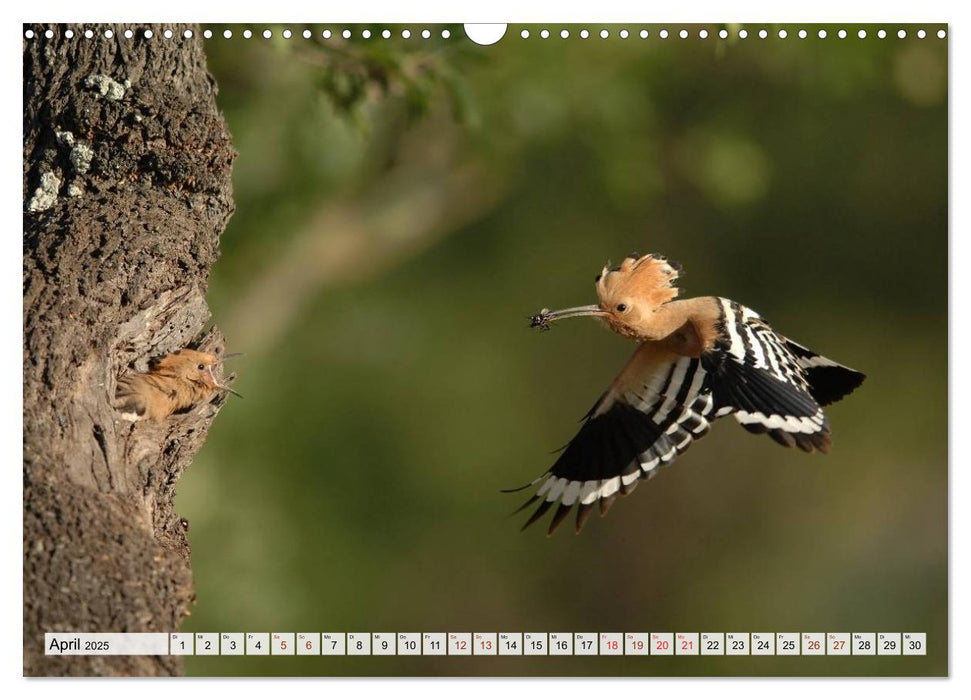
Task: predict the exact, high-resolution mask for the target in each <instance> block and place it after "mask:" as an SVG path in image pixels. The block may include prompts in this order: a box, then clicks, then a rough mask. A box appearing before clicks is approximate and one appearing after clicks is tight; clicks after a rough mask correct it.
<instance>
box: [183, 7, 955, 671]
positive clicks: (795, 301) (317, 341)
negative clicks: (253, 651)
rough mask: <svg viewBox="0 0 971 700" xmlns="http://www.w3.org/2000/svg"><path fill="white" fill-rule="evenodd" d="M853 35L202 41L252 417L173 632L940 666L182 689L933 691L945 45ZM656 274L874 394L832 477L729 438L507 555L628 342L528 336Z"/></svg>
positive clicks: (242, 409)
mask: <svg viewBox="0 0 971 700" xmlns="http://www.w3.org/2000/svg"><path fill="white" fill-rule="evenodd" d="M843 26H845V28H846V29H847V30H848V31H849V36H848V37H847V38H846V39H839V38H837V36H836V29H837V28H836V27H827V30H828V33H829V36H828V37H827V38H826V39H819V38H817V37H816V36H815V35H816V30H817V29H818V27H807V28H808V29H809V30H810V37H809V38H807V39H805V40H802V39H799V38H797V36H796V32H797V30H798V29H799V27H797V26H785V27H780V26H778V25H775V26H773V25H764V27H763V26H762V25H748V26H747V27H746V28H747V29H748V32H749V36H748V38H747V39H744V40H729V41H723V40H720V39H717V38H716V36H715V35H716V33H717V31H718V30H719V29H720V28H721V26H720V25H711V26H708V27H706V29H707V30H708V31H709V37H708V38H707V39H705V40H702V39H699V38H698V37H697V32H698V30H699V29H700V28H701V27H699V26H697V25H695V26H688V27H686V28H687V29H689V31H690V32H691V38H689V39H687V40H682V39H680V38H678V37H677V32H678V31H679V30H680V29H681V28H682V27H680V26H674V25H666V28H667V29H668V31H669V32H670V36H669V37H668V38H667V39H661V38H659V35H658V34H659V30H660V29H661V27H659V26H642V25H636V26H628V27H626V28H627V29H628V30H629V31H630V37H629V38H627V39H622V38H620V37H619V36H618V30H619V29H620V28H621V27H619V26H608V27H607V29H608V30H609V31H610V33H611V36H610V38H609V39H606V40H604V39H601V38H600V37H599V32H600V30H601V29H602V28H603V27H602V26H600V25H590V26H589V27H588V28H589V29H590V30H591V33H592V36H591V37H590V38H588V39H586V40H583V39H580V38H579V37H578V31H579V29H580V27H578V26H568V27H563V26H559V25H544V26H542V27H541V26H527V27H523V26H517V25H511V26H510V27H509V29H508V31H507V33H506V36H505V38H504V39H503V40H502V41H501V42H499V43H498V44H497V45H495V46H491V47H479V46H476V45H474V44H472V43H471V42H470V41H468V40H467V39H466V38H465V37H464V34H463V32H462V30H461V27H459V26H450V27H448V29H449V30H450V32H451V37H450V38H449V39H447V40H443V39H441V38H440V32H441V30H442V27H431V29H432V38H430V39H422V38H420V36H419V33H420V30H421V29H422V27H418V26H412V27H408V29H410V31H411V33H412V36H411V38H410V39H408V40H404V39H402V38H400V34H401V31H402V29H404V28H405V27H403V26H400V25H397V26H389V27H384V26H371V27H369V29H370V30H371V32H372V36H371V38H370V39H364V38H362V37H361V31H362V30H363V29H364V27H363V26H358V27H354V29H353V37H352V38H351V39H350V40H347V41H345V40H344V39H342V38H339V36H338V32H339V30H340V29H342V27H337V26H334V27H331V29H332V30H333V31H334V35H335V36H334V38H331V39H330V40H327V41H324V40H321V39H319V37H320V34H321V31H322V30H323V29H325V27H323V26H314V27H312V30H313V32H314V35H315V36H316V37H318V40H315V41H307V40H305V39H303V38H301V36H300V32H301V31H302V30H303V29H304V27H293V29H294V37H293V38H291V39H289V40H287V39H284V38H282V37H281V36H280V29H282V27H280V28H276V31H275V38H273V39H272V40H269V41H267V40H265V39H263V38H252V39H249V40H246V39H243V38H241V37H240V36H239V35H240V32H241V30H242V29H243V27H242V26H233V27H231V29H232V30H233V31H234V33H235V34H236V36H235V37H234V38H233V39H231V40H225V39H223V38H222V30H223V29H224V27H211V28H212V29H214V30H215V31H216V38H213V39H210V40H208V41H207V44H206V47H207V52H208V56H209V65H210V70H211V71H212V72H213V74H214V76H215V78H216V81H217V82H218V85H219V91H220V94H219V103H220V106H221V108H222V109H223V110H224V111H225V114H226V118H227V120H228V123H229V126H230V129H231V131H232V133H233V138H234V141H235V145H236V148H237V150H238V151H239V154H240V155H239V158H238V160H237V161H236V164H235V168H234V180H235V197H236V202H237V212H236V214H235V216H234V217H233V219H232V221H231V223H230V225H229V228H228V229H227V231H226V233H225V235H224V236H223V239H222V251H223V254H222V258H221V260H220V262H219V264H218V265H216V267H215V269H214V270H213V277H212V286H211V292H210V295H209V298H210V303H211V305H212V308H213V311H214V316H215V320H216V322H217V323H218V324H219V325H220V326H221V327H223V329H224V330H225V332H226V335H227V337H228V341H229V349H230V350H232V351H243V352H245V353H246V357H245V358H243V359H242V360H239V361H238V364H237V366H236V367H235V369H236V371H238V374H239V379H238V381H237V383H236V388H238V389H239V391H240V392H242V393H243V394H244V395H245V396H246V399H245V400H236V399H232V398H231V399H230V401H229V405H228V406H227V407H226V408H225V409H224V410H223V411H222V413H221V414H220V416H219V419H218V420H217V421H216V423H215V425H214V427H213V429H212V432H211V435H210V437H209V440H208V442H207V444H206V446H205V449H204V450H203V451H202V453H201V454H200V455H199V457H198V458H197V459H196V461H195V463H194V464H193V466H192V468H191V470H190V471H189V472H188V473H187V474H186V476H185V477H184V479H183V480H182V482H181V483H180V489H179V500H178V504H177V505H178V508H179V511H180V513H181V514H182V515H184V516H186V517H187V518H188V519H189V521H190V523H191V530H190V533H189V538H190V541H191V545H192V564H193V571H194V575H195V583H196V588H197V591H198V602H197V604H196V606H195V607H194V609H193V613H192V616H191V617H190V618H189V619H188V620H187V622H186V624H185V627H184V629H185V630H187V631H227V632H228V631H262V632H280V631H289V632H302V631H330V632H354V631H359V632H414V631H466V632H502V631H514V632H518V631H592V632H599V631H670V632H678V631H691V632H694V631H698V632H705V631H749V632H752V631H756V632H757V631H770V632H776V631H796V632H802V631H820V632H825V631H845V632H852V631H874V632H876V631H891V632H904V631H916V632H922V631H923V632H927V640H928V650H929V651H928V655H927V656H925V657H903V658H901V657H896V658H886V657H882V658H859V657H858V658H833V657H828V658H825V657H824V658H807V657H802V658H799V657H796V658H780V657H775V658H773V657H754V658H753V657H745V658H743V657H728V658H717V657H702V658H671V657H654V658H649V659H646V658H636V657H628V658H623V657H620V658H596V657H572V658H535V657H526V658H502V657H500V658H481V657H480V658H457V657H452V658H435V657H424V658H418V657H369V658H353V657H352V658H347V657H344V658H335V657H316V658H311V657H301V658H252V657H250V658H240V657H222V658H206V657H196V658H191V659H189V661H188V664H187V669H188V672H189V673H190V674H234V675H249V674H283V675H302V674H315V675H348V674H350V675H408V674H446V675H461V674H476V675H491V674H504V675H508V674H514V675H523V674H527V675H528V674H534V675H546V674H553V675H572V674H582V675H599V674H606V675H672V674H674V675H691V674H703V675H710V674H729V675H757V674H773V675H777V674H799V675H815V674H834V675H843V674H850V675H856V674H859V675H871V674H901V675H911V674H915V675H917V674H944V673H946V672H947V654H946V652H947V633H948V627H947V595H948V588H947V522H948V520H947V427H946V426H947V259H948V258H947V250H948V249H947V223H948V219H947V182H948V181H947V167H948V166H947V163H948V161H947V157H948V156H947V41H946V40H941V39H939V38H937V36H936V33H937V31H938V29H940V28H941V27H939V26H926V27H925V28H926V29H927V30H928V37H927V38H925V39H918V38H917V37H916V36H915V29H916V27H907V30H908V37H907V38H906V39H899V38H897V36H896V30H897V28H898V27H897V26H896V25H894V26H892V27H886V28H887V29H888V30H889V32H890V34H889V36H888V37H887V38H885V39H882V40H881V39H878V38H877V37H876V31H877V30H878V29H879V28H880V27H878V26H866V27H865V29H866V31H867V33H868V38H867V39H865V40H861V39H859V38H857V30H858V29H860V28H861V27H859V26H849V25H843ZM385 28H389V29H391V30H392V31H393V38H392V39H390V40H385V39H382V38H379V35H380V32H381V31H382V30H383V29H385ZM524 28H526V29H528V31H529V32H530V34H531V38H529V39H528V40H523V39H522V38H521V37H520V32H521V30H522V29H524ZM543 28H547V29H549V30H550V32H551V36H550V38H548V39H542V38H541V37H540V30H541V29H543ZM564 28H566V29H568V30H569V31H570V33H571V38H570V39H569V40H563V39H561V38H560V37H559V34H560V31H561V30H562V29H564ZM762 28H766V29H768V30H769V32H770V38H768V39H764V40H763V39H760V38H758V37H757V32H758V30H759V29H762ZM780 28H785V29H787V31H788V34H789V36H788V38H786V39H784V40H783V39H779V38H777V36H776V34H777V31H778V30H779V29H780ZM254 29H255V30H257V36H258V35H259V32H261V31H262V27H258V28H256V27H254ZM642 29H647V30H648V32H649V38H648V39H646V40H642V39H640V38H639V32H640V31H641V30H642ZM731 29H732V32H733V34H734V33H735V32H736V31H737V29H738V27H731ZM635 250H636V251H641V252H659V253H663V254H665V255H667V256H669V257H671V258H673V259H675V260H678V261H680V262H681V263H682V264H683V265H684V267H685V270H686V278H685V279H684V280H683V288H684V290H685V295H686V296H700V295H708V294H715V295H720V296H726V297H729V298H732V299H735V300H737V301H739V302H741V303H743V304H746V305H748V306H751V307H752V308H754V309H756V310H757V311H758V312H760V313H761V314H762V315H763V316H764V317H766V318H767V319H769V321H770V322H772V323H773V324H774V325H775V326H776V327H777V328H778V329H779V330H780V331H781V332H782V333H784V334H786V335H788V336H790V337H792V338H794V339H795V340H797V341H799V342H802V343H804V344H806V345H809V346H810V347H812V348H814V349H816V350H817V351H819V352H822V353H825V354H827V355H829V356H831V357H833V358H835V359H837V360H838V361H840V362H844V363H846V364H848V365H850V366H852V367H855V368H858V369H860V370H862V371H864V372H866V373H867V375H868V380H867V382H866V383H865V384H864V386H863V387H862V389H861V390H859V391H857V392H856V393H855V394H853V395H852V396H851V397H849V398H848V399H847V400H845V401H844V402H842V403H839V404H837V405H835V406H833V407H832V408H830V409H829V410H828V415H829V417H830V421H831V423H832V425H833V432H834V445H833V450H832V454H831V455H829V456H828V457H822V456H818V455H816V456H809V455H805V454H803V453H801V452H798V451H793V450H784V449H782V448H780V447H778V446H777V445H775V444H774V443H773V442H772V441H770V440H768V439H766V438H764V437H755V436H752V435H749V434H748V433H746V432H745V431H743V430H741V429H739V427H738V426H737V425H735V422H734V421H732V420H725V421H721V422H719V423H718V424H717V426H716V427H715V428H714V429H713V430H712V433H711V434H710V436H709V437H707V438H706V439H705V440H704V441H702V442H701V443H699V444H698V445H696V446H694V447H693V448H692V449H690V450H689V451H688V452H687V453H686V454H684V455H683V456H682V457H681V458H680V459H679V460H678V461H677V463H676V465H675V467H674V468H672V469H669V470H667V471H666V472H665V473H664V474H663V475H662V476H661V477H660V478H658V479H656V480H654V481H652V482H650V484H642V486H641V488H639V489H638V490H637V491H636V492H635V493H634V494H633V495H632V496H630V497H629V498H626V499H621V500H620V501H619V502H618V503H617V504H616V505H615V507H614V508H613V510H612V511H611V513H610V515H609V516H608V517H607V518H605V519H604V520H600V519H599V518H594V519H592V520H591V522H590V523H589V524H588V526H587V528H586V530H585V531H584V532H583V534H582V535H581V536H579V537H577V536H574V535H573V533H572V530H571V529H570V528H568V527H564V528H563V529H562V530H561V531H560V532H558V533H557V535H556V536H554V537H553V538H551V539H547V538H545V537H544V532H545V525H543V526H541V527H536V528H535V529H531V530H529V531H527V532H526V533H520V532H519V531H518V530H519V526H520V525H521V523H522V519H523V518H521V516H516V517H514V518H509V517H508V514H509V512H510V511H511V510H513V509H514V508H515V507H517V506H519V505H520V503H521V501H522V500H525V498H526V496H527V495H528V494H525V493H522V494H515V495H506V494H500V493H499V489H501V488H505V487H512V486H518V485H520V484H522V483H524V482H526V481H528V480H530V479H532V478H533V477H535V476H537V475H538V474H540V473H541V472H543V471H544V470H545V469H546V468H547V467H548V466H549V465H550V464H551V463H552V460H553V459H554V457H553V456H552V455H551V451H552V450H554V449H555V448H557V447H559V446H560V445H562V444H564V443H565V442H566V441H567V440H569V439H570V438H571V437H572V436H573V434H574V433H575V431H576V429H577V428H578V424H577V421H578V419H579V418H580V416H582V415H583V414H584V413H585V412H586V410H587V409H588V408H589V406H590V405H591V404H592V403H593V401H594V400H595V399H596V398H597V396H599V394H600V392H601V391H602V390H603V389H604V388H605V387H606V385H607V384H608V383H609V382H610V381H611V379H612V378H613V377H614V375H615V374H616V373H617V372H618V371H619V370H620V368H621V366H622V365H623V363H624V361H625V360H626V358H627V356H628V355H629V354H630V353H631V352H632V351H633V349H634V348H633V345H632V344H631V343H630V342H629V341H627V340H624V339H622V338H620V337H619V336H616V335H614V334H611V333H609V332H606V331H605V330H604V329H603V328H600V327H598V326H597V324H595V323H593V322H589V321H577V322H569V323H564V324H563V325H562V326H558V327H557V328H555V329H554V331H553V332H551V333H546V334H540V333H537V332H534V331H530V330H529V329H528V328H527V321H526V319H527V316H528V315H529V314H531V313H534V312H535V311H537V310H538V309H539V308H540V307H543V306H549V307H553V308H556V307H562V306H572V305H576V304H585V303H590V302H592V301H595V294H594V288H593V279H594V276H595V275H596V274H597V272H598V271H599V270H600V268H601V266H602V265H603V264H604V263H605V262H606V261H608V260H613V261H615V262H616V261H619V260H620V259H622V258H623V257H624V256H625V255H626V254H628V253H630V252H632V251H635ZM521 515H522V514H521Z"/></svg>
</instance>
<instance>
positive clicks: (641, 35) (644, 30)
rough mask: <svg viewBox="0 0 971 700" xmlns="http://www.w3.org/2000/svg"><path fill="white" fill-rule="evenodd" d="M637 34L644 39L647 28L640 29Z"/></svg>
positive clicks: (646, 35)
mask: <svg viewBox="0 0 971 700" xmlns="http://www.w3.org/2000/svg"><path fill="white" fill-rule="evenodd" d="M639 36H640V37H641V39H646V38H647V37H648V34H647V30H646V29H642V30H641V33H640V35H639Z"/></svg>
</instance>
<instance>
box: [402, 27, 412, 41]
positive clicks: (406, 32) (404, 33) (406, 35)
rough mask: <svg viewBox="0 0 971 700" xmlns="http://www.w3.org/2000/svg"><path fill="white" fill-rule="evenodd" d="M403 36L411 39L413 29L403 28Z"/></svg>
mask: <svg viewBox="0 0 971 700" xmlns="http://www.w3.org/2000/svg"><path fill="white" fill-rule="evenodd" d="M401 38H402V39H410V38H411V30H410V29H402V30H401Z"/></svg>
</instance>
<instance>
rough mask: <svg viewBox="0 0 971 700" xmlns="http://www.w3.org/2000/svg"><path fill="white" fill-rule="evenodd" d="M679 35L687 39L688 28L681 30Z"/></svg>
mask: <svg viewBox="0 0 971 700" xmlns="http://www.w3.org/2000/svg"><path fill="white" fill-rule="evenodd" d="M678 36H679V37H681V38H682V39H687V38H688V30H687V29H682V30H681V31H680V32H678Z"/></svg>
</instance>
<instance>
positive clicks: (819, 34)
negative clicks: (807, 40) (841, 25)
mask: <svg viewBox="0 0 971 700" xmlns="http://www.w3.org/2000/svg"><path fill="white" fill-rule="evenodd" d="M816 36H818V37H819V38H820V39H825V38H826V30H825V29H820V30H819V32H818V33H817V35H816Z"/></svg>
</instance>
